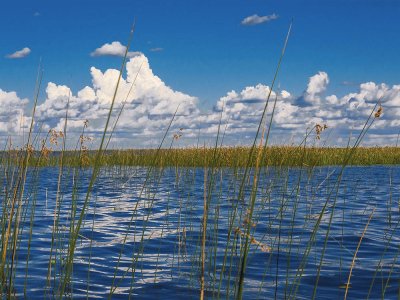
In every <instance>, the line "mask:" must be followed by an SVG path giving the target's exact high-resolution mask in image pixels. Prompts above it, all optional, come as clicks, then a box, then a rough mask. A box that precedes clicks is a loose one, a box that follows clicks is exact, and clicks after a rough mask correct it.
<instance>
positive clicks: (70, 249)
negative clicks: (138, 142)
mask: <svg viewBox="0 0 400 300" xmlns="http://www.w3.org/2000/svg"><path fill="white" fill-rule="evenodd" d="M134 29H135V24H134V25H133V26H132V29H131V32H130V36H129V40H128V44H127V46H126V49H125V54H124V57H123V60H122V65H121V68H120V71H119V75H118V79H117V83H116V86H115V90H114V94H113V97H112V100H111V105H110V109H109V111H108V115H107V121H106V124H105V127H104V131H103V135H102V138H101V142H100V146H99V148H98V151H97V153H96V158H95V162H94V166H93V171H92V176H91V178H90V182H89V185H88V188H87V191H86V196H85V200H84V203H83V206H82V209H81V212H80V215H79V219H78V221H77V223H76V226H75V228H74V231H73V232H71V238H70V242H69V246H68V257H67V259H66V268H65V276H64V279H63V283H62V286H61V290H60V294H59V296H60V298H62V297H63V295H64V292H65V289H66V286H67V283H68V282H70V278H71V273H72V266H73V261H74V253H75V247H76V241H77V239H78V235H79V232H80V229H81V225H82V221H83V218H84V216H85V211H86V207H87V206H88V204H89V199H90V196H91V192H92V189H93V185H94V183H95V181H96V178H97V173H98V171H99V163H100V158H101V156H102V153H103V145H104V142H105V139H106V134H107V132H108V125H109V123H110V119H111V114H112V112H113V108H114V103H115V99H116V98H117V93H118V88H119V84H120V81H121V77H122V73H123V70H124V68H125V65H126V61H127V56H128V51H129V48H130V45H131V42H132V38H133V33H134Z"/></svg>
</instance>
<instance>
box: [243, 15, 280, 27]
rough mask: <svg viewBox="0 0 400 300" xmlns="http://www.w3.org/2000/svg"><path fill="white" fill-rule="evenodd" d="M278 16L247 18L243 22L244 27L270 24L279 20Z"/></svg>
mask: <svg viewBox="0 0 400 300" xmlns="http://www.w3.org/2000/svg"><path fill="white" fill-rule="evenodd" d="M278 17H279V16H278V15H277V14H272V15H267V16H259V15H257V14H254V15H251V16H248V17H246V18H244V19H243V20H242V22H241V24H242V25H245V26H249V25H258V24H262V23H265V22H269V21H272V20H276V19H278Z"/></svg>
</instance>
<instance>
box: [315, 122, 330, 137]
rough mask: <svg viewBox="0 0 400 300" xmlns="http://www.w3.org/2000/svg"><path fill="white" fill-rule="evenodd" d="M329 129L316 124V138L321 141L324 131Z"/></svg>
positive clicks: (324, 125)
mask: <svg viewBox="0 0 400 300" xmlns="http://www.w3.org/2000/svg"><path fill="white" fill-rule="evenodd" d="M327 128H328V126H327V125H326V124H323V125H320V124H316V125H315V133H316V134H317V136H316V139H317V140H319V139H321V133H322V131H324V130H325V129H327Z"/></svg>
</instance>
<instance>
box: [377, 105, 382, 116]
mask: <svg viewBox="0 0 400 300" xmlns="http://www.w3.org/2000/svg"><path fill="white" fill-rule="evenodd" d="M382 112H383V107H382V105H379V108H378V110H377V111H376V113H375V118H379V117H380V116H381V114H382Z"/></svg>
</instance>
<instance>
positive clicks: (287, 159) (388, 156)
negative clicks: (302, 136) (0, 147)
mask: <svg viewBox="0 0 400 300" xmlns="http://www.w3.org/2000/svg"><path fill="white" fill-rule="evenodd" d="M215 151H216V153H215ZM250 151H251V148H250V147H221V148H217V149H215V148H204V147H203V148H200V147H198V148H177V149H124V150H107V151H104V153H103V155H102V157H101V159H100V162H99V163H100V165H102V166H144V167H146V166H156V167H157V166H159V167H207V166H211V165H214V166H219V167H246V164H247V162H248V160H249V154H250ZM349 151H350V148H336V147H294V146H271V147H267V148H266V150H265V151H264V153H263V155H262V156H263V159H262V160H261V162H260V164H261V166H293V167H299V166H307V167H313V166H329V165H332V166H334V165H342V164H343V163H344V161H345V159H346V158H347V157H348V154H349ZM18 153H21V154H22V151H21V150H20V151H17V150H10V151H1V152H0V155H1V158H2V159H4V158H6V157H7V158H13V157H14V158H17V157H18V156H19V155H18ZM96 153H97V152H96V151H91V150H86V151H81V150H70V151H68V150H67V151H65V152H64V163H63V165H64V166H81V167H90V166H93V165H94V160H95V155H96ZM214 153H215V154H216V156H215V157H214ZM256 155H257V152H254V153H253V156H254V158H255V157H256ZM60 157H61V151H54V152H51V153H44V154H43V153H41V152H40V151H34V152H33V155H32V156H31V160H30V165H31V166H41V167H51V166H54V167H55V166H59V163H60V162H59V160H60ZM156 157H157V159H155V158H156ZM214 159H215V161H214ZM251 161H252V162H253V163H252V165H251V166H253V167H254V163H255V159H252V160H251ZM346 164H347V165H359V166H363V165H396V164H400V147H390V146H388V147H358V148H357V150H356V151H355V153H354V154H353V156H352V158H351V159H350V161H348V162H347V163H346Z"/></svg>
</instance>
